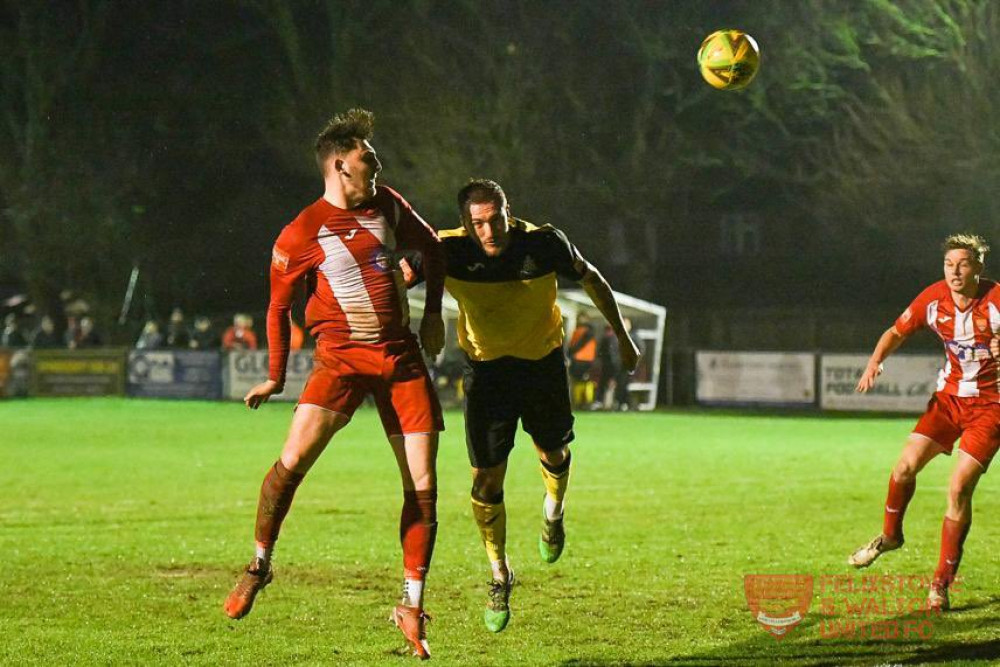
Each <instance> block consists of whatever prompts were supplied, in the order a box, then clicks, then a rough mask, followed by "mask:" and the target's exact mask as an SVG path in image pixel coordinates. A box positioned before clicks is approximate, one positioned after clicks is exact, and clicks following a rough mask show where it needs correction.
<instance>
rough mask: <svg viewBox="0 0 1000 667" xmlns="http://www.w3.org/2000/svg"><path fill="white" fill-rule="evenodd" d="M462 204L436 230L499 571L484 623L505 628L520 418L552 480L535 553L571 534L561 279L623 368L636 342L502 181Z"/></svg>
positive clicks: (548, 557)
mask: <svg viewBox="0 0 1000 667" xmlns="http://www.w3.org/2000/svg"><path fill="white" fill-rule="evenodd" d="M457 203H458V210H459V216H460V220H461V222H462V226H461V227H460V228H458V229H452V230H447V231H443V232H439V233H438V236H439V238H440V239H441V245H442V247H443V248H444V251H445V257H446V259H447V270H446V278H445V289H447V290H448V292H450V293H451V295H452V296H453V297H454V298H455V300H456V301H458V325H457V328H458V344H459V346H460V347H461V348H462V350H463V352H464V353H465V368H464V383H465V384H464V386H465V404H464V408H465V440H466V445H467V446H468V450H469V461H470V462H471V464H472V489H471V498H470V501H471V503H472V515H473V517H474V518H475V520H476V525H477V526H478V528H479V535H480V537H481V538H482V540H483V546H484V547H485V549H486V555H487V557H488V558H489V561H490V569H491V570H492V574H493V578H492V580H491V581H490V583H489V590H488V593H487V602H486V608H485V609H484V611H483V621H484V623H485V624H486V628H487V629H488V630H490V631H491V632H501V631H502V630H503V629H504V628H505V627H507V624H508V622H509V621H510V618H511V605H510V598H511V593H512V591H513V588H514V583H515V577H514V571H513V570H512V569H511V567H510V563H509V561H508V560H507V546H506V545H507V510H506V506H505V504H504V480H505V478H506V475H507V457H508V456H509V455H510V452H511V449H512V448H513V447H514V435H515V433H516V432H517V427H518V422H520V423H521V424H522V426H523V427H524V430H525V431H527V432H528V434H529V435H530V436H531V439H532V440H533V441H534V444H535V446H536V453H537V454H538V463H539V469H540V472H541V475H542V483H543V484H544V486H545V496H544V498H543V500H542V508H541V509H542V516H541V519H542V522H541V523H542V526H541V531H540V532H539V537H538V554H539V556H540V557H541V559H542V561H544V562H546V563H555V562H556V561H558V560H559V558H560V556H561V554H562V552H563V547H564V545H565V543H566V531H565V526H564V512H563V510H564V505H565V497H566V491H567V488H568V484H569V477H570V469H571V466H570V463H571V460H572V452H571V451H570V447H569V443H570V441H571V440H573V411H572V406H571V405H570V395H569V379H568V377H567V372H566V357H565V355H564V353H563V336H564V333H563V323H562V313H560V312H559V306H558V305H556V291H557V287H558V286H557V284H556V281H557V279H558V278H559V277H562V278H565V279H568V280H572V281H573V282H575V283H579V284H580V285H581V286H582V287H583V289H584V291H585V292H587V295H588V296H589V297H590V299H591V301H593V303H594V306H595V307H596V308H597V309H598V310H599V311H600V312H601V314H602V315H603V316H604V317H605V319H606V320H607V321H608V324H609V325H610V326H611V328H612V329H613V330H614V331H615V334H616V336H617V337H618V342H619V354H620V355H621V357H622V360H623V364H624V366H625V368H627V369H628V370H630V371H631V370H632V369H634V368H635V365H636V363H637V362H638V355H639V351H638V348H637V347H636V345H635V342H634V341H633V340H632V339H631V337H630V336H629V334H628V331H627V327H626V326H625V322H624V320H623V318H622V315H621V311H620V310H619V309H618V303H617V301H616V300H615V296H614V292H612V290H611V286H610V285H608V283H607V281H606V280H605V279H604V277H603V276H602V275H601V273H600V272H599V271H598V270H597V269H596V268H594V267H593V266H592V265H591V264H589V263H588V262H587V261H586V260H585V259H584V258H583V257H581V256H580V252H579V251H578V250H577V249H576V247H575V246H574V245H573V244H572V243H570V242H569V240H568V239H567V238H566V235H565V234H563V233H562V232H561V231H559V230H558V229H556V228H554V227H550V226H548V225H543V226H540V227H536V226H535V225H532V224H530V223H527V222H524V221H523V220H518V219H516V218H513V217H511V216H510V206H509V204H508V202H507V196H506V194H505V193H504V191H503V188H501V187H500V185H499V184H498V183H496V182H495V181H490V180H486V179H478V180H473V181H470V182H469V183H468V184H467V185H466V186H465V187H463V188H462V189H461V190H460V191H459V193H458V202H457Z"/></svg>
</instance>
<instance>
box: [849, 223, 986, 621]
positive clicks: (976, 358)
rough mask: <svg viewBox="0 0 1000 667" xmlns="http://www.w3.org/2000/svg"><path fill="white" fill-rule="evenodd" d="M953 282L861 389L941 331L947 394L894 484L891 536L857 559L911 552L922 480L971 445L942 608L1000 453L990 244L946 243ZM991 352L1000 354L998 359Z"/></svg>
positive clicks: (943, 559) (884, 344) (946, 559)
mask: <svg viewBox="0 0 1000 667" xmlns="http://www.w3.org/2000/svg"><path fill="white" fill-rule="evenodd" d="M943 250H944V253H945V254H944V280H940V281H938V282H936V283H934V284H933V285H931V286H930V287H928V288H927V289H925V290H924V291H923V292H921V293H920V294H919V295H918V296H917V298H916V299H914V300H913V303H911V304H910V306H909V308H907V309H906V310H905V311H903V314H902V315H900V316H899V318H897V319H896V322H895V323H894V324H893V326H892V327H890V328H889V329H888V330H887V331H886V332H885V333H884V334H882V337H881V338H880V339H879V341H878V344H877V345H876V346H875V351H874V352H873V353H872V356H871V359H869V361H868V366H867V368H866V369H865V371H864V373H863V374H862V375H861V379H860V380H859V381H858V386H857V391H859V392H862V393H864V392H867V391H868V390H869V389H871V388H872V387H873V386H874V384H875V379H876V377H878V375H879V374H880V373H881V372H882V362H883V361H884V360H885V359H886V358H887V357H888V356H889V355H890V354H892V353H893V352H894V351H895V350H896V349H898V348H899V346H900V345H902V343H903V342H904V341H905V340H906V339H907V338H909V337H910V336H911V335H913V334H914V333H915V332H917V331H919V330H920V329H923V328H927V329H930V330H932V331H933V332H934V333H936V334H937V336H938V337H939V338H940V339H941V341H942V343H943V344H944V350H945V364H944V368H942V369H941V372H940V373H939V376H938V382H937V391H936V392H935V393H934V395H933V397H932V398H931V400H930V402H929V403H928V404H927V411H926V412H925V413H924V414H923V416H922V417H921V418H920V420H919V421H918V422H917V425H916V426H915V427H914V429H913V432H912V433H911V434H910V436H909V438H908V439H907V441H906V445H905V446H904V447H903V453H902V455H901V456H900V458H899V461H898V462H897V463H896V467H895V468H894V469H893V471H892V475H891V476H890V478H889V492H888V497H887V499H886V503H885V515H884V520H883V526H882V533H881V534H880V535H878V536H877V537H875V538H874V539H873V540H872V541H871V542H869V543H868V544H867V545H865V546H863V547H861V548H859V549H858V550H857V551H855V552H854V553H853V554H852V555H851V557H850V558H849V559H848V563H849V564H851V565H853V566H854V567H859V568H860V567H868V566H869V565H871V564H872V563H873V562H875V560H876V559H877V558H878V557H879V556H881V555H882V554H883V553H885V552H887V551H893V550H895V549H898V548H899V547H901V546H903V515H904V514H905V512H906V506H907V505H908V504H909V502H910V499H911V498H912V497H913V493H914V491H915V490H916V479H917V474H918V473H919V472H920V470H922V469H923V467H924V466H925V465H927V463H928V462H929V461H930V460H931V459H933V458H934V457H935V456H937V455H938V454H949V455H950V454H951V453H952V450H953V448H954V445H955V441H956V440H958V439H959V438H961V443H960V445H959V453H958V460H957V461H956V462H955V468H954V470H953V472H952V475H951V482H950V484H949V489H948V509H947V512H946V513H945V516H944V523H943V525H942V527H941V552H940V556H939V560H938V566H937V569H936V570H935V572H934V579H933V582H932V584H931V587H930V592H929V595H928V605H929V607H930V608H932V609H938V610H946V609H948V607H949V605H950V603H949V600H948V587H949V586H950V585H951V583H952V582H953V581H954V579H955V575H956V572H957V571H958V565H959V562H960V561H961V559H962V549H963V545H964V543H965V538H966V536H967V535H968V533H969V527H970V526H971V525H972V494H973V491H974V490H975V488H976V484H977V482H978V481H979V478H980V477H981V476H982V475H983V474H984V473H985V472H986V470H987V468H989V465H990V461H992V460H993V457H994V456H995V455H996V453H997V450H998V449H1000V386H998V376H997V361H996V359H995V357H994V354H995V353H996V351H997V350H996V347H997V343H996V341H995V339H996V337H997V333H998V332H1000V285H998V284H997V283H995V282H993V281H991V280H984V279H981V275H982V272H983V265H984V261H985V258H986V253H987V251H988V250H989V246H988V245H987V244H986V241H984V240H983V239H982V238H980V237H978V236H972V235H967V234H955V235H953V236H949V237H948V238H947V239H946V240H945V242H944V247H943ZM991 345H992V346H993V348H994V349H993V352H991Z"/></svg>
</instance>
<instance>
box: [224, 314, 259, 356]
mask: <svg viewBox="0 0 1000 667" xmlns="http://www.w3.org/2000/svg"><path fill="white" fill-rule="evenodd" d="M222 349H224V350H256V349H257V335H256V334H255V333H254V332H253V318H252V317H250V316H249V315H246V314H244V313H237V314H236V315H234V316H233V325H232V326H231V327H229V328H228V329H226V331H225V333H223V334H222Z"/></svg>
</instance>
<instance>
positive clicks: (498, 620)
mask: <svg viewBox="0 0 1000 667" xmlns="http://www.w3.org/2000/svg"><path fill="white" fill-rule="evenodd" d="M513 588H514V570H509V571H508V574H507V581H506V582H504V581H497V580H496V579H494V580H493V581H491V582H490V590H489V593H488V594H487V595H488V597H487V600H486V610H485V611H484V612H483V622H484V623H486V629H487V630H489V631H490V632H501V631H502V630H503V629H504V628H506V627H507V623H509V622H510V591H511V589H513Z"/></svg>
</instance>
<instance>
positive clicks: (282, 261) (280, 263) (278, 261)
mask: <svg viewBox="0 0 1000 667" xmlns="http://www.w3.org/2000/svg"><path fill="white" fill-rule="evenodd" d="M271 266H273V267H274V268H276V269H278V270H279V271H287V270H288V255H287V254H285V253H283V252H282V251H280V250H278V246H274V248H272V249H271Z"/></svg>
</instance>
